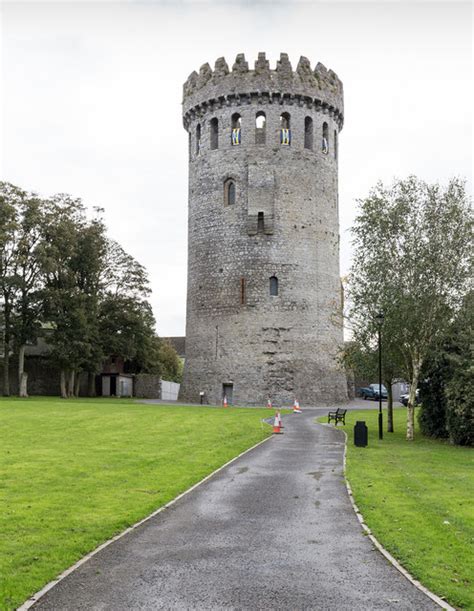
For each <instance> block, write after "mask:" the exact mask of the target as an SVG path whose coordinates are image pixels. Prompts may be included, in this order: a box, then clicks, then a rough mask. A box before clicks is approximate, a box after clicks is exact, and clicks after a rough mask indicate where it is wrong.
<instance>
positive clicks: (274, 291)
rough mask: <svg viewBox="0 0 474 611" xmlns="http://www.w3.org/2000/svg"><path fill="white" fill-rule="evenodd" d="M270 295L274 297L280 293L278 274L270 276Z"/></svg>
mask: <svg viewBox="0 0 474 611" xmlns="http://www.w3.org/2000/svg"><path fill="white" fill-rule="evenodd" d="M270 295H271V296H272V297H276V296H277V295H278V278H277V277H276V276H272V277H271V278H270Z"/></svg>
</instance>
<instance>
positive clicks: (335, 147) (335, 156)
mask: <svg viewBox="0 0 474 611" xmlns="http://www.w3.org/2000/svg"><path fill="white" fill-rule="evenodd" d="M334 159H337V130H336V129H335V130H334Z"/></svg>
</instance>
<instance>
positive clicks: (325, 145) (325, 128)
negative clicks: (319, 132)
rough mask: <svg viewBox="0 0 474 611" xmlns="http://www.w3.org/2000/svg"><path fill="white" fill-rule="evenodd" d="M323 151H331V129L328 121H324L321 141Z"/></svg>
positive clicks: (326, 152)
mask: <svg viewBox="0 0 474 611" xmlns="http://www.w3.org/2000/svg"><path fill="white" fill-rule="evenodd" d="M321 151H322V152H323V153H324V154H325V155H327V154H328V153H329V130H328V124H327V123H323V139H322V141H321Z"/></svg>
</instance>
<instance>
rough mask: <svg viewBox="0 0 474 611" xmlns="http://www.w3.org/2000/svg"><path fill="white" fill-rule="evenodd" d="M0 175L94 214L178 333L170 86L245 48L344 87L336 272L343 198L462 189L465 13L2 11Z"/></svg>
mask: <svg viewBox="0 0 474 611" xmlns="http://www.w3.org/2000/svg"><path fill="white" fill-rule="evenodd" d="M0 17H1V42H2V45H1V53H2V57H1V61H2V64H1V65H2V69H1V76H2V79H1V97H0V101H1V129H2V132H1V145H2V146H1V159H0V176H1V179H2V180H8V181H10V182H13V183H14V184H17V185H19V186H21V187H23V188H25V189H29V190H34V191H37V192H39V193H40V194H42V195H51V194H53V193H57V192H67V193H71V194H72V195H74V196H76V197H81V198H82V199H83V201H84V202H85V204H86V205H87V206H90V207H92V206H95V205H99V206H102V207H104V208H105V218H106V223H107V226H108V228H109V233H110V235H111V236H112V237H113V238H115V239H117V240H118V241H119V242H120V243H121V244H122V245H123V246H124V248H125V249H126V250H127V251H128V252H130V254H132V255H133V256H134V257H135V258H136V259H138V260H139V261H140V262H141V263H143V264H144V265H145V266H146V268H147V269H148V271H149V274H150V279H151V284H152V288H153V297H152V304H153V308H154V312H155V315H156V318H157V328H158V332H159V334H160V335H162V336H167V335H184V329H185V305H186V304H185V302H186V249H187V246H186V239H187V236H186V231H187V179H188V167H187V165H188V164H187V146H188V144H187V136H186V133H185V131H184V129H183V127H182V121H181V94H182V84H183V82H184V81H185V80H186V78H187V77H188V75H189V74H190V72H192V71H193V70H198V69H199V67H200V65H201V64H203V63H205V62H209V63H210V64H211V66H213V65H214V61H215V60H216V59H217V58H218V57H220V56H225V57H226V59H227V61H228V63H229V64H232V63H233V62H234V58H235V56H236V54H237V53H241V52H244V53H245V54H246V57H247V60H248V61H249V63H250V64H251V65H252V66H253V62H254V60H255V59H256V57H257V53H258V52H259V51H266V52H267V57H268V58H269V59H270V60H271V67H272V68H274V67H275V66H274V65H275V62H276V59H277V58H278V57H279V54H280V52H287V53H289V55H290V60H291V61H292V63H293V67H296V64H297V63H298V59H299V57H300V55H305V56H306V57H308V58H309V59H310V61H311V63H312V65H313V67H314V66H315V64H316V63H317V62H318V61H321V62H322V63H324V64H325V65H326V66H327V67H328V68H332V69H333V70H334V71H335V72H336V73H337V74H338V76H339V77H340V78H341V80H342V81H343V83H344V92H345V124H344V129H343V131H342V133H341V136H340V157H339V160H340V163H339V165H340V172H339V189H340V214H341V241H342V244H341V273H342V274H345V273H347V270H348V268H349V265H350V254H351V251H350V236H349V232H348V229H349V227H350V226H351V223H352V221H353V218H354V215H355V212H356V202H355V200H356V199H357V198H360V197H364V196H365V195H366V194H367V193H368V191H369V189H370V188H371V186H373V185H374V184H375V183H376V181H377V180H379V179H381V180H383V181H391V179H392V178H393V177H394V176H398V177H405V176H407V175H408V174H410V173H414V174H417V175H418V176H420V177H421V178H423V179H426V180H429V181H436V180H439V181H441V182H446V181H447V180H449V178H450V177H452V176H454V175H457V176H465V177H466V178H467V179H468V180H469V188H470V189H471V188H472V107H473V96H472V67H473V57H472V35H473V25H472V23H473V22H472V3H471V2H455V1H451V2H427V1H420V2H414V1H411V2H407V3H404V2H378V3H375V2H366V3H362V2H356V1H351V2H344V3H343V2H337V1H334V0H333V1H332V2H316V1H314V2H295V1H293V0H289V1H288V0H287V1H285V2H270V1H268V0H267V1H261V2H259V1H258V0H252V1H250V0H248V1H241V2H218V1H213V2H198V1H192V0H190V1H175V2H172V1H169V2H158V1H154V0H148V1H146V2H145V1H137V0H130V1H124V2H114V1H111V0H105V1H102V2H94V1H90V0H89V1H87V0H76V1H73V2H64V1H62V0H56V1H55V2H49V3H46V2H43V1H41V0H35V1H32V2H24V1H22V0H16V1H14V2H5V1H4V2H2V4H1V13H0Z"/></svg>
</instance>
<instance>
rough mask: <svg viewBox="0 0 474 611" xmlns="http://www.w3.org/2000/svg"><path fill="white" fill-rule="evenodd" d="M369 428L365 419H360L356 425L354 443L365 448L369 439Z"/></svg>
mask: <svg viewBox="0 0 474 611" xmlns="http://www.w3.org/2000/svg"><path fill="white" fill-rule="evenodd" d="M368 436H369V435H368V429H367V426H366V425H365V422H364V421H363V420H358V421H357V422H356V423H355V426H354V445H355V446H357V447H359V448H365V447H366V445H367V441H368Z"/></svg>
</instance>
